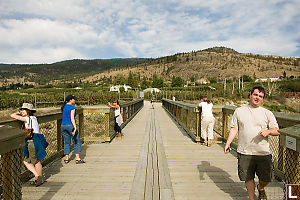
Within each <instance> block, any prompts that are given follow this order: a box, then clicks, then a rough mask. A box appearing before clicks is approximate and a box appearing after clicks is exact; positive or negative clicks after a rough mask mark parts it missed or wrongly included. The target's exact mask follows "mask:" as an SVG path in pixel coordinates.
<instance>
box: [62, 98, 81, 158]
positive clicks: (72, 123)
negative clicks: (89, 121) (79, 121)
mask: <svg viewBox="0 0 300 200" xmlns="http://www.w3.org/2000/svg"><path fill="white" fill-rule="evenodd" d="M76 100H77V97H76V96H74V95H72V94H69V95H68V96H67V97H66V101H65V103H64V105H63V106H62V108H61V109H62V123H61V132H62V135H63V137H64V154H65V160H64V162H65V163H66V164H68V163H69V162H70V152H71V139H72V140H73V144H74V154H75V160H76V164H81V163H85V161H84V160H82V159H80V157H79V153H80V152H81V141H80V137H79V132H78V130H77V127H76V120H75V117H76V107H75V102H76Z"/></svg>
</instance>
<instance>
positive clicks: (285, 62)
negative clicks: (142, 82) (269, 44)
mask: <svg viewBox="0 0 300 200" xmlns="http://www.w3.org/2000/svg"><path fill="white" fill-rule="evenodd" d="M284 71H285V73H286V76H287V77H289V76H297V77H298V76H300V58H285V57H278V56H277V57H276V56H264V55H253V54H241V53H238V52H236V51H235V50H233V49H228V48H224V47H214V48H210V49H205V50H202V51H196V52H190V53H180V54H175V55H172V56H167V57H162V58H157V59H153V60H149V61H148V62H147V63H141V64H138V65H136V66H134V67H127V68H120V69H115V70H108V71H105V72H102V73H99V74H96V75H93V76H89V77H86V78H84V79H83V81H97V80H99V79H101V78H102V77H104V76H105V77H110V76H112V77H113V76H116V75H118V74H122V75H128V74H129V72H132V73H137V74H140V76H142V77H143V76H145V77H148V78H151V77H152V76H153V74H157V75H158V76H159V77H161V78H163V79H164V80H171V79H172V77H173V76H177V77H182V78H183V79H185V80H190V79H191V77H194V78H195V80H200V79H202V78H204V79H208V78H219V79H223V78H227V79H232V78H237V77H239V76H241V75H248V76H250V77H251V78H253V79H254V78H265V77H267V78H271V77H280V76H282V75H283V73H284Z"/></svg>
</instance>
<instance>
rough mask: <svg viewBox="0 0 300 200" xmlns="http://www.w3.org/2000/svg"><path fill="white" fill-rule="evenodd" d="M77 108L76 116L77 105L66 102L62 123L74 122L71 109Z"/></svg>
mask: <svg viewBox="0 0 300 200" xmlns="http://www.w3.org/2000/svg"><path fill="white" fill-rule="evenodd" d="M74 109H75V116H74V117H76V114H77V113H76V107H75V106H73V105H70V104H66V105H65V106H64V109H63V111H62V116H63V117H62V123H61V124H63V125H67V124H72V121H71V110H74Z"/></svg>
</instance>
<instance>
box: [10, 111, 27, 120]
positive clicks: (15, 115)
mask: <svg viewBox="0 0 300 200" xmlns="http://www.w3.org/2000/svg"><path fill="white" fill-rule="evenodd" d="M10 117H11V118H13V119H16V120H19V121H22V122H27V120H26V118H25V117H23V116H22V115H21V114H20V112H15V113H13V114H11V115H10Z"/></svg>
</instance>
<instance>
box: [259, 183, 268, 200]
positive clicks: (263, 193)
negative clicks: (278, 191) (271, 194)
mask: <svg viewBox="0 0 300 200" xmlns="http://www.w3.org/2000/svg"><path fill="white" fill-rule="evenodd" d="M256 187H257V190H258V199H259V200H267V194H266V191H265V190H259V189H258V185H257V186H256Z"/></svg>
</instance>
